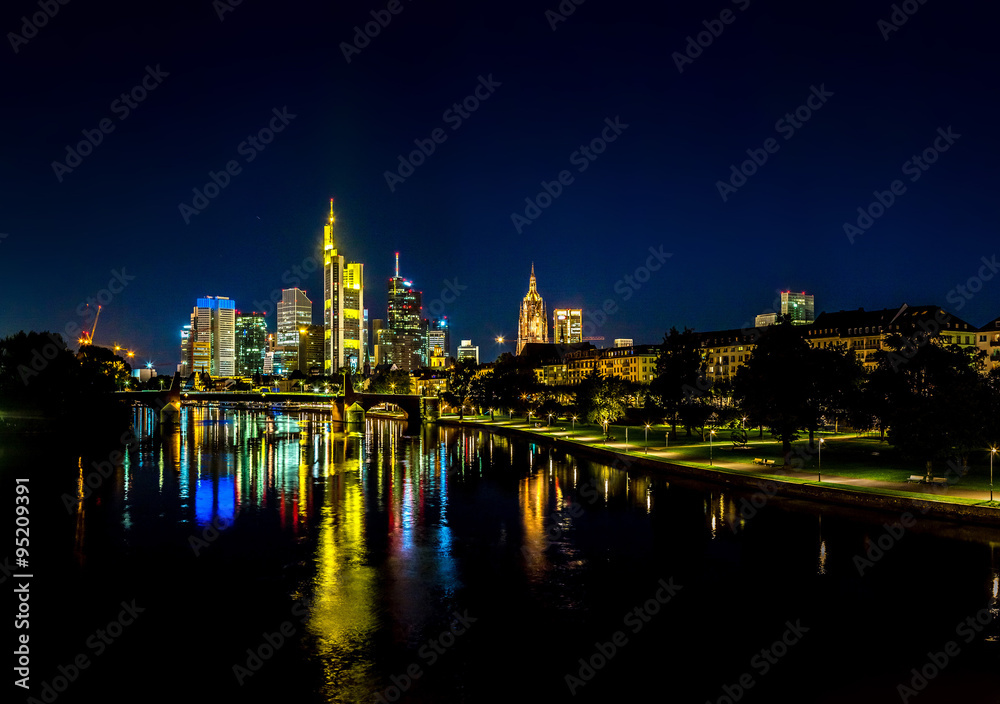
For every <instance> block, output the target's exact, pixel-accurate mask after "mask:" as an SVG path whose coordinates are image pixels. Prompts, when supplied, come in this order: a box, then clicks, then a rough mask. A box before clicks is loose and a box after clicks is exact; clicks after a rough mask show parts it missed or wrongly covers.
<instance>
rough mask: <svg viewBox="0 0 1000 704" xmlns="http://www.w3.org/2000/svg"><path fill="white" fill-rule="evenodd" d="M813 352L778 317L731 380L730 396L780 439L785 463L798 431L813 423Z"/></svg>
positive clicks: (814, 417)
mask: <svg viewBox="0 0 1000 704" xmlns="http://www.w3.org/2000/svg"><path fill="white" fill-rule="evenodd" d="M814 351H815V350H813V349H812V348H811V347H810V346H809V343H808V342H806V340H805V339H804V338H803V337H802V335H801V334H800V333H799V331H798V330H796V329H795V328H794V327H793V326H792V324H791V320H790V319H789V317H788V316H784V317H783V320H781V322H779V323H778V324H776V325H769V326H768V327H767V328H766V329H765V330H764V332H763V333H762V334H761V336H760V339H759V340H758V341H757V346H756V347H755V348H754V351H753V353H752V354H751V355H750V360H749V361H748V362H746V364H744V365H743V366H742V367H740V369H739V371H738V372H736V380H735V383H734V384H733V394H734V397H735V398H736V399H737V401H738V402H739V403H740V405H741V407H742V408H743V410H744V412H745V413H746V414H747V415H748V416H749V417H750V418H751V420H752V421H753V423H754V424H755V425H767V426H768V427H770V428H771V433H772V434H773V435H774V437H775V438H776V439H778V440H781V452H782V455H783V457H784V463H785V465H786V466H788V465H790V464H791V453H792V442H793V441H794V440H795V439H796V438H798V431H799V430H802V429H804V428H807V427H810V426H814V425H815V422H816V401H815V398H814V395H813V394H814V391H813V383H812V380H813V375H814V374H815V371H816V365H815V364H814V363H813V356H812V353H813V352H814Z"/></svg>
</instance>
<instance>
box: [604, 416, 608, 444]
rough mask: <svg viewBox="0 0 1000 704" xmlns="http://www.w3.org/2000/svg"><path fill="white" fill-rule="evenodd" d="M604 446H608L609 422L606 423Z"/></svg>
mask: <svg viewBox="0 0 1000 704" xmlns="http://www.w3.org/2000/svg"><path fill="white" fill-rule="evenodd" d="M604 444H605V445H607V444H608V421H607V420H605V421H604Z"/></svg>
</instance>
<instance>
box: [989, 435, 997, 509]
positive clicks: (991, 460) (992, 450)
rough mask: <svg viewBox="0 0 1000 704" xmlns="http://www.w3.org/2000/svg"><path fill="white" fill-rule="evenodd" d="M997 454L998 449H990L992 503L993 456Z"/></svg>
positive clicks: (991, 492)
mask: <svg viewBox="0 0 1000 704" xmlns="http://www.w3.org/2000/svg"><path fill="white" fill-rule="evenodd" d="M996 453H997V448H996V447H991V448H990V501H993V455H995V454H996Z"/></svg>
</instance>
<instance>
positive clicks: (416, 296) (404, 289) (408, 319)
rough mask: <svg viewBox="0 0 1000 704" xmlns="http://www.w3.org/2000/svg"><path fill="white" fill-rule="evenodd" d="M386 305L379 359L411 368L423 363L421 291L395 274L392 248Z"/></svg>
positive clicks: (405, 368) (397, 270)
mask: <svg viewBox="0 0 1000 704" xmlns="http://www.w3.org/2000/svg"><path fill="white" fill-rule="evenodd" d="M388 294H389V306H388V311H387V316H386V321H385V322H386V328H387V329H386V330H383V331H382V344H381V345H380V346H381V347H382V348H383V349H382V350H381V351H382V362H383V363H385V362H389V363H392V364H395V365H396V366H397V367H398V368H399V369H402V370H405V371H412V370H414V369H419V368H420V367H422V366H424V364H425V361H424V326H423V321H422V318H421V309H420V301H421V295H422V294H421V293H420V291H414V290H413V282H412V281H407V280H406V279H404V278H403V277H401V276H400V275H399V252H396V275H395V276H393V277H392V278H390V279H389V287H388Z"/></svg>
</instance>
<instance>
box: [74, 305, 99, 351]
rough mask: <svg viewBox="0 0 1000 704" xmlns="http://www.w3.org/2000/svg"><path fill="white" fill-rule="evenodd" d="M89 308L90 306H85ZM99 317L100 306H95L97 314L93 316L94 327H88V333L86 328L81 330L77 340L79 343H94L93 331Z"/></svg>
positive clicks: (95, 328)
mask: <svg viewBox="0 0 1000 704" xmlns="http://www.w3.org/2000/svg"><path fill="white" fill-rule="evenodd" d="M87 307H88V308H90V306H89V305H88V306H87ZM100 317H101V306H97V315H95V316H94V327H92V328H91V329H90V332H89V333H88V332H87V331H86V330H84V331H83V337H81V338H80V339H79V340H78V342H79V343H80V344H81V345H92V344H94V332H96V330H97V320H98V318H100Z"/></svg>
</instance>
